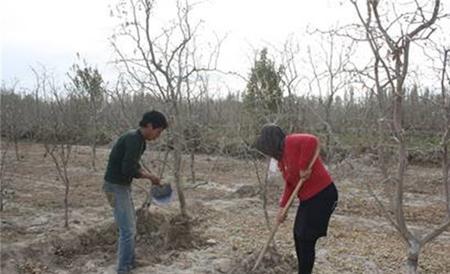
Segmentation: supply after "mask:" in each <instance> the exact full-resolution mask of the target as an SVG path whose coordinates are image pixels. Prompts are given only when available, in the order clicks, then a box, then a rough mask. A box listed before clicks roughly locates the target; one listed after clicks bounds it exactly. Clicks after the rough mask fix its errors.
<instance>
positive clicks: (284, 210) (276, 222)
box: [252, 145, 320, 272]
mask: <svg viewBox="0 0 450 274" xmlns="http://www.w3.org/2000/svg"><path fill="white" fill-rule="evenodd" d="M319 152H320V148H319V145H318V146H317V149H316V152H315V154H314V157H313V158H312V161H311V162H310V163H309V166H308V169H309V170H310V169H311V168H312V166H313V164H314V163H315V162H316V160H317V158H318V157H319ZM304 181H305V180H303V179H300V182H299V183H298V184H297V186H296V187H295V189H294V192H292V194H291V196H290V197H289V200H288V202H287V204H286V205H285V206H284V208H283V215H285V214H286V213H287V211H288V210H289V207H291V205H292V201H293V200H294V198H295V197H296V196H297V193H298V191H299V190H300V188H301V187H302V185H303V183H304ZM279 226H280V223H278V221H277V220H275V224H274V225H273V228H272V231H271V232H270V236H269V238H268V239H267V242H266V244H265V245H264V248H263V249H262V250H261V253H259V257H258V259H257V260H256V263H255V266H253V268H252V272H253V271H255V270H256V268H257V267H258V265H259V263H260V262H261V261H262V258H263V257H264V254H265V253H266V251H267V248H269V245H270V243H271V242H272V240H273V237H274V236H275V233H276V232H277V230H278V227H279Z"/></svg>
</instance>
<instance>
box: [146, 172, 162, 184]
mask: <svg viewBox="0 0 450 274" xmlns="http://www.w3.org/2000/svg"><path fill="white" fill-rule="evenodd" d="M148 179H149V180H150V181H151V182H152V184H153V185H158V186H159V185H161V179H160V178H159V177H158V176H155V175H153V174H149V177H148Z"/></svg>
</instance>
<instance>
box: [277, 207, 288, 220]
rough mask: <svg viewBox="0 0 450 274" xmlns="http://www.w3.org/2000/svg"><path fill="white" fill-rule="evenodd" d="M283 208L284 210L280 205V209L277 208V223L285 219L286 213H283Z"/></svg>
mask: <svg viewBox="0 0 450 274" xmlns="http://www.w3.org/2000/svg"><path fill="white" fill-rule="evenodd" d="M283 210H284V208H282V207H280V209H278V213H277V222H278V224H282V223H283V222H284V220H286V213H284V214H283Z"/></svg>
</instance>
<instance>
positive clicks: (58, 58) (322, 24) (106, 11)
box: [0, 0, 355, 87]
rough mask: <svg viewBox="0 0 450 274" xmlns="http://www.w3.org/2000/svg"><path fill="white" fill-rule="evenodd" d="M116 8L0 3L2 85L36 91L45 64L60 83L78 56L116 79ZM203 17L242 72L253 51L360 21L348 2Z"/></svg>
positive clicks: (204, 9)
mask: <svg viewBox="0 0 450 274" xmlns="http://www.w3.org/2000/svg"><path fill="white" fill-rule="evenodd" d="M164 1H174V0H164ZM115 2H116V1H112V0H111V1H108V0H2V1H1V6H0V12H1V14H0V18H1V67H0V69H1V71H0V75H1V80H2V81H3V82H5V83H13V82H14V81H16V80H18V81H19V85H20V86H25V87H30V86H32V83H33V76H32V73H31V71H30V67H31V66H33V67H37V66H39V65H40V64H42V65H44V66H45V67H47V68H48V69H49V70H51V71H53V72H54V73H55V74H56V75H57V76H58V77H61V75H64V73H65V72H67V70H68V68H69V67H70V65H71V64H73V63H74V62H75V61H76V53H77V52H78V53H80V55H81V56H82V57H83V58H85V59H86V60H87V61H88V62H89V63H90V64H93V65H95V66H97V67H98V68H99V69H100V71H101V72H102V73H103V74H104V75H105V77H106V78H107V80H108V77H113V75H114V74H113V71H114V68H113V67H112V65H109V64H108V62H109V61H111V60H112V59H113V55H112V50H111V48H110V45H109V43H108V38H109V37H110V36H111V34H112V29H113V27H114V26H115V24H116V23H117V22H116V21H115V20H114V19H113V18H111V17H110V8H109V5H111V4H113V3H115ZM342 3H345V4H344V5H342ZM197 13H198V16H199V17H201V18H202V19H203V20H204V21H205V25H206V26H207V28H208V29H209V30H212V31H214V32H216V33H217V34H218V35H224V34H228V36H227V39H226V41H225V44H224V46H223V48H222V59H221V63H220V65H221V66H222V67H223V68H224V69H226V70H235V71H239V72H241V73H245V72H246V70H248V68H249V66H250V63H249V59H248V57H249V56H250V55H251V49H252V47H256V48H260V47H262V46H264V45H267V43H271V44H275V45H280V44H282V43H283V41H285V39H286V37H287V36H288V35H289V34H299V33H304V31H305V29H306V28H307V26H312V27H315V28H322V29H326V28H329V27H331V26H334V25H336V24H337V23H339V24H341V25H342V24H344V23H346V22H349V20H354V19H355V14H354V11H353V9H352V8H351V6H350V5H349V4H348V1H344V0H343V1H339V0H315V1H299V0H270V1H269V0H210V1H206V2H204V3H202V5H201V6H200V8H199V10H198V11H197ZM160 16H164V14H162V15H160Z"/></svg>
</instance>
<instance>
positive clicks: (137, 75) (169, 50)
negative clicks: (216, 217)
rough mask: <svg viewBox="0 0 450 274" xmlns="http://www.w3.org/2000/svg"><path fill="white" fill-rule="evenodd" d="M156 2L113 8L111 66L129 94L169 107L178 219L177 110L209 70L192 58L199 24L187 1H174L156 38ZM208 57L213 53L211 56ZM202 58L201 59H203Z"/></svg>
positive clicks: (180, 119) (179, 141)
mask: <svg viewBox="0 0 450 274" xmlns="http://www.w3.org/2000/svg"><path fill="white" fill-rule="evenodd" d="M155 3H156V1H153V0H130V1H124V2H122V3H121V4H120V5H118V6H117V8H116V14H117V17H118V18H119V19H120V20H121V22H122V23H121V25H120V27H119V30H118V33H117V34H116V35H114V36H113V37H112V41H111V42H112V45H113V47H114V50H115V52H116V54H117V56H118V58H117V63H118V64H119V65H122V66H123V67H124V68H125V70H126V75H127V76H128V78H129V83H130V85H131V86H130V88H132V89H133V88H138V89H140V90H142V91H145V92H149V93H151V94H152V95H153V96H155V97H158V98H160V99H161V100H162V101H164V102H167V103H168V105H169V109H168V113H169V115H170V131H171V137H172V143H173V147H174V153H173V159H174V168H173V173H174V174H173V175H174V180H175V184H176V188H177V193H178V200H179V202H180V210H181V214H182V215H183V216H187V211H186V199H185V196H184V192H183V188H182V180H181V166H182V165H181V162H182V157H181V156H182V152H183V133H184V128H185V124H184V123H183V116H184V113H182V105H183V102H184V100H185V98H186V94H187V93H188V92H189V89H187V85H188V83H189V84H192V83H193V81H195V80H194V79H195V75H196V74H197V73H200V72H206V71H209V70H211V68H209V67H207V63H206V64H205V63H203V62H202V61H201V59H202V58H201V56H198V55H196V54H195V51H194V49H195V48H197V47H198V45H197V44H196V43H197V39H196V38H197V37H198V30H199V26H200V23H198V22H197V23H193V20H192V19H191V12H192V9H193V8H194V5H192V4H190V3H188V2H187V1H181V0H180V1H177V2H176V7H175V11H174V12H175V14H176V15H175V16H174V18H173V19H172V20H170V21H169V22H168V23H167V24H165V25H164V26H161V28H160V30H161V31H160V32H159V33H157V32H155V31H156V30H157V29H156V28H155V27H153V24H156V22H155V20H154V14H155V12H156V11H157V8H156V6H155ZM123 43H132V45H133V51H132V52H128V51H127V50H126V47H124V46H123ZM212 54H214V52H213V53H212ZM206 55H207V54H205V52H203V53H202V56H206Z"/></svg>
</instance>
